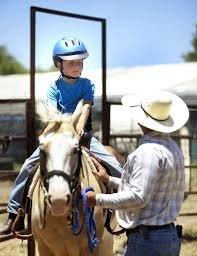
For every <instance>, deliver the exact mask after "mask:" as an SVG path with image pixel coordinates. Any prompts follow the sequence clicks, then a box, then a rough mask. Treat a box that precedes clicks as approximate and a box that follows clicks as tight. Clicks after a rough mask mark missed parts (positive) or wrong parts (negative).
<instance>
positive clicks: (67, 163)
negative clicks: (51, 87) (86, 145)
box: [39, 117, 81, 216]
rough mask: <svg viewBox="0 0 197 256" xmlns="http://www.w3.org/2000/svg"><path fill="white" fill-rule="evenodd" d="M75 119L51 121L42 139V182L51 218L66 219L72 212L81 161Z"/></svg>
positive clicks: (40, 139)
mask: <svg viewBox="0 0 197 256" xmlns="http://www.w3.org/2000/svg"><path fill="white" fill-rule="evenodd" d="M76 118H77V117H75V118H73V117H70V118H68V117H67V118H65V117H62V119H59V120H56V121H50V122H49V123H48V125H47V126H46V128H45V129H44V131H43V133H42V134H41V136H40V137H39V147H40V170H41V177H42V182H43V185H44V187H45V189H46V191H47V193H46V194H47V198H46V200H47V203H48V206H49V208H50V211H51V214H52V215H56V216H61V215H65V214H66V212H67V211H68V209H69V208H70V204H71V196H72V191H73V189H74V187H75V186H76V182H77V181H78V176H79V168H80V161H81V159H80V148H79V137H78V135H77V134H76V132H75V128H74V124H75V122H76Z"/></svg>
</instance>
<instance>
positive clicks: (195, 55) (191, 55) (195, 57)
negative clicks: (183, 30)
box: [182, 25, 197, 62]
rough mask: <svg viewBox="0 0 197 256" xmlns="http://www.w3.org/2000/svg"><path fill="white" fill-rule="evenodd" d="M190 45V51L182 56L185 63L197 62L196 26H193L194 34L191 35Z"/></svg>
mask: <svg viewBox="0 0 197 256" xmlns="http://www.w3.org/2000/svg"><path fill="white" fill-rule="evenodd" d="M191 44H192V50H191V51H190V52H188V53H186V54H184V55H183V56H182V57H183V59H184V60H185V61H187V62H193V61H197V25H196V26H195V33H194V34H193V38H192V41H191Z"/></svg>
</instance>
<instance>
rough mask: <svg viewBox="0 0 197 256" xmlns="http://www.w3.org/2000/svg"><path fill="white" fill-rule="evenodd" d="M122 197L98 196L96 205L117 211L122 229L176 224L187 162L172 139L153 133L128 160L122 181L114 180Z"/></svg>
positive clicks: (182, 194)
mask: <svg viewBox="0 0 197 256" xmlns="http://www.w3.org/2000/svg"><path fill="white" fill-rule="evenodd" d="M109 185H112V186H114V187H118V193H114V194H97V195H96V203H97V205H100V206H102V207H105V208H111V209H116V210H117V211H116V217H117V220H118V223H119V225H120V226H122V227H124V228H126V229H128V228H134V227H135V226H137V225H140V224H144V225H164V224H168V223H171V222H174V221H175V220H176V217H177V216H178V214H179V211H180V208H181V204H182V201H183V197H184V186H185V179H184V159H183V154H182V152H181V150H180V148H179V146H178V145H177V144H176V142H175V141H174V140H172V139H171V138H170V137H169V136H168V135H165V134H161V133H156V132H151V133H149V134H146V135H144V136H143V137H142V138H141V140H140V146H139V147H138V148H137V149H136V150H135V151H134V152H133V153H131V154H130V155H129V156H128V159H127V162H126V164H125V166H124V172H123V173H122V177H121V179H119V178H115V177H110V180H109Z"/></svg>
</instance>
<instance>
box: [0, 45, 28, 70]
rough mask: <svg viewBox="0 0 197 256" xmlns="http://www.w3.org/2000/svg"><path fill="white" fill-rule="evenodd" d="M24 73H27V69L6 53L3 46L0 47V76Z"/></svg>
mask: <svg viewBox="0 0 197 256" xmlns="http://www.w3.org/2000/svg"><path fill="white" fill-rule="evenodd" d="M24 73H27V69H26V68H25V67H24V66H23V65H22V64H21V63H20V62H19V61H18V60H16V58H14V57H13V56H11V55H10V54H9V53H8V51H7V48H6V47H5V46H0V75H11V74H24Z"/></svg>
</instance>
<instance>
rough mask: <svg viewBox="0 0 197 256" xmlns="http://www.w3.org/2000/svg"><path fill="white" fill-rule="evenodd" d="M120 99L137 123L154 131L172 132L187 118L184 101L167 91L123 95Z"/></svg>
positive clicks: (187, 113)
mask: <svg viewBox="0 0 197 256" xmlns="http://www.w3.org/2000/svg"><path fill="white" fill-rule="evenodd" d="M121 101H122V104H123V105H124V106H127V107H129V112H131V114H132V117H133V118H134V119H135V120H136V121H137V122H138V123H139V124H141V125H142V126H145V127H147V128H149V129H151V130H154V131H158V132H163V133H171V132H174V131H176V130H178V129H180V128H181V127H182V126H184V124H185V123H186V122H187V120H188V118H189V110H188V107H187V105H186V104H185V102H184V101H183V100H182V99H181V98H180V97H178V96H177V95H175V94H173V93H170V92H167V91H159V92H154V93H151V94H146V95H145V94H133V95H125V96H123V97H122V99H121Z"/></svg>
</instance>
